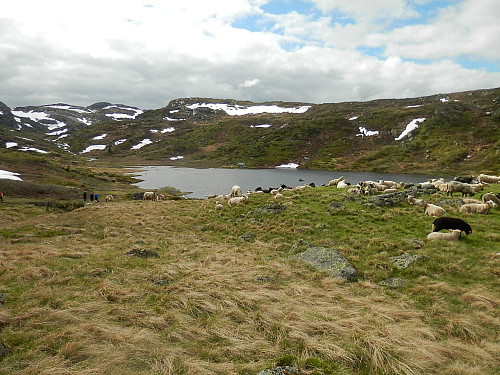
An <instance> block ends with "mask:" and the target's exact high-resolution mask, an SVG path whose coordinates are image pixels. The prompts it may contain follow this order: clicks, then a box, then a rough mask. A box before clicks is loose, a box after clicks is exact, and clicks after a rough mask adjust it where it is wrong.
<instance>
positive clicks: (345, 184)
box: [337, 180, 351, 189]
mask: <svg viewBox="0 0 500 375" xmlns="http://www.w3.org/2000/svg"><path fill="white" fill-rule="evenodd" d="M349 186H351V184H350V183H349V182H346V181H345V180H342V181H339V183H338V184H337V188H338V189H345V188H348V187H349Z"/></svg>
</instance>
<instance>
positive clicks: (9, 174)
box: [0, 169, 22, 181]
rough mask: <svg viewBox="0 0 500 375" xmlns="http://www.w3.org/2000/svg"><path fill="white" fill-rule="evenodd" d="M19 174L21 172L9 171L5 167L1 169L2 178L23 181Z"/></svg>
mask: <svg viewBox="0 0 500 375" xmlns="http://www.w3.org/2000/svg"><path fill="white" fill-rule="evenodd" d="M17 176H19V173H16V172H9V171H6V170H4V169H0V179H3V180H16V181H22V179H21V177H17Z"/></svg>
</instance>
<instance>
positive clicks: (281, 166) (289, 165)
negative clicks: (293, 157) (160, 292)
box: [276, 163, 299, 169]
mask: <svg viewBox="0 0 500 375" xmlns="http://www.w3.org/2000/svg"><path fill="white" fill-rule="evenodd" d="M298 166H299V165H298V164H295V163H288V164H281V165H278V166H277V167H276V168H281V169H296V168H298Z"/></svg>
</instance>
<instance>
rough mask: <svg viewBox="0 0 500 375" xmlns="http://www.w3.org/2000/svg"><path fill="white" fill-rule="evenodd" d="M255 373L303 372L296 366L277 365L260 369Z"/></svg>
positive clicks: (292, 374)
mask: <svg viewBox="0 0 500 375" xmlns="http://www.w3.org/2000/svg"><path fill="white" fill-rule="evenodd" d="M257 375H304V373H303V372H302V371H300V370H299V369H298V368H296V367H292V366H277V367H273V368H272V369H267V370H262V371H261V372H259V373H258V374H257Z"/></svg>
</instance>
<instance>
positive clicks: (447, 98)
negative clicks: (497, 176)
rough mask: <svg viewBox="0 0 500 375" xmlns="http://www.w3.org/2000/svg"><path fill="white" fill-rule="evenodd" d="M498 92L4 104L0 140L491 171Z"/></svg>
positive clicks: (499, 149) (259, 163)
mask: <svg viewBox="0 0 500 375" xmlns="http://www.w3.org/2000/svg"><path fill="white" fill-rule="evenodd" d="M499 96H500V89H499V88H496V89H489V90H476V91H468V92H459V93H451V94H439V95H433V96H428V97H420V98H408V99H397V100H396V99H394V100H389V99H388V100H374V101H369V102H345V103H324V104H311V103H283V102H273V103H252V102H244V101H237V100H233V99H231V100H220V99H209V98H184V99H176V100H172V101H171V102H170V103H169V104H168V105H167V106H166V107H164V108H160V109H155V110H146V111H142V110H140V109H137V108H132V107H128V106H124V105H112V104H110V103H97V104H95V105H93V106H90V107H86V108H82V107H75V106H70V105H66V104H57V105H48V106H42V107H23V108H16V109H15V110H13V111H10V110H9V109H8V108H5V106H4V107H3V108H4V109H3V110H2V111H1V113H0V141H2V143H4V144H5V145H6V147H9V150H12V149H17V150H31V151H32V152H39V153H42V152H50V153H52V154H56V155H61V154H62V153H71V154H73V155H79V156H84V157H86V158H87V157H88V158H93V159H96V158H97V159H98V160H99V161H102V162H105V163H111V164H127V163H128V164H175V165H184V166H198V167H200V166H201V167H206V166H210V167H235V166H237V165H242V164H244V165H245V166H246V167H248V168H269V167H270V168H273V167H275V166H276V165H280V164H286V163H296V164H298V165H299V167H300V168H311V169H327V170H346V171H347V170H358V171H360V170H363V171H373V172H394V173H400V172H404V173H416V172H422V173H440V174H441V173H444V174H449V175H451V174H456V173H472V172H474V173H475V172H477V171H482V172H485V173H499V166H500V131H499V123H500V108H499V100H500V98H499ZM20 116H21V117H20ZM416 120H418V122H416ZM412 125H416V126H413V127H412ZM7 145H8V146H7Z"/></svg>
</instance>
